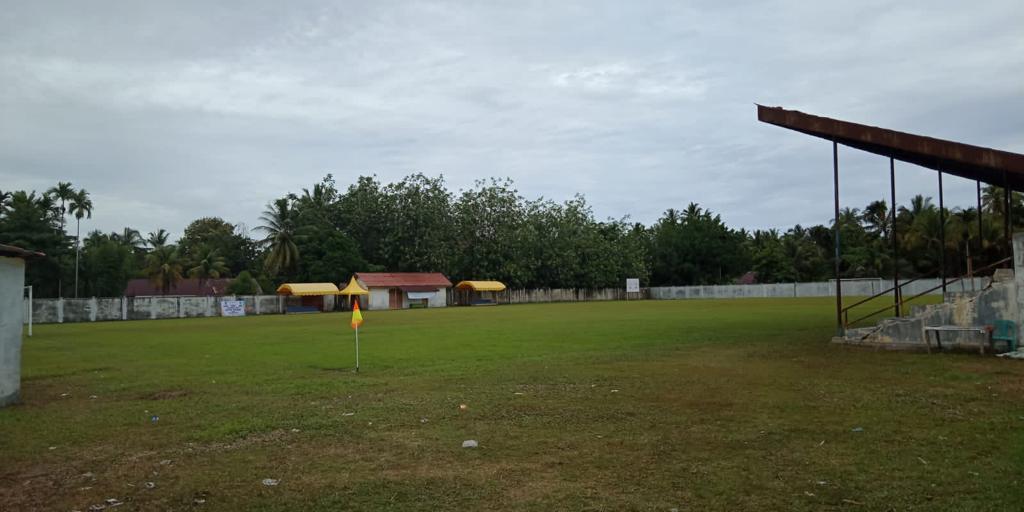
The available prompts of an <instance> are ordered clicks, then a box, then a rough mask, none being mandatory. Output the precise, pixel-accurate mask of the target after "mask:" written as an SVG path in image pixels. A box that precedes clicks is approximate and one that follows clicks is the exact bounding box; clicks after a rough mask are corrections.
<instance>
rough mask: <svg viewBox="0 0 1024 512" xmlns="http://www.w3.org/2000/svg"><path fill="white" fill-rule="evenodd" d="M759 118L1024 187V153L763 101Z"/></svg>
mask: <svg viewBox="0 0 1024 512" xmlns="http://www.w3.org/2000/svg"><path fill="white" fill-rule="evenodd" d="M757 119H758V120H759V121H761V122H763V123H768V124H774V125H776V126H781V127H783V128H789V129H790V130H796V131H798V132H802V133H806V134H807V135H813V136H815V137H821V138H823V139H826V140H831V141H835V142H836V143H839V144H843V145H845V146H850V147H852V148H857V149H860V150H863V151H868V152H870V153H875V154H876V155H882V156H887V157H890V158H893V159H896V160H900V161H902V162H909V163H912V164H916V165H920V166H922V167H927V168H929V169H934V170H936V171H942V172H944V173H948V174H953V175H956V176H960V177H961V178H966V179H969V180H978V181H983V182H985V183H988V184H991V185H996V186H1000V187H1001V186H1003V185H1007V186H1009V187H1010V188H1012V189H1014V190H1019V191H1024V155H1021V154H1018V153H1011V152H1009V151H1000V150H998V149H991V148H986V147H981V146H972V145H970V144H964V143H961V142H953V141H949V140H943V139H936V138H933V137H925V136H923V135H915V134H912V133H905V132H898V131H895V130H889V129H885V128H878V127H876V126H868V125H863V124H858V123H851V122H849V121H842V120H839V119H830V118H828V117H821V116H815V115H811V114H805V113H803V112H800V111H797V110H786V109H784V108H782V107H765V106H763V105H758V106H757Z"/></svg>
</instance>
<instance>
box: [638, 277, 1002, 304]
mask: <svg viewBox="0 0 1024 512" xmlns="http://www.w3.org/2000/svg"><path fill="white" fill-rule="evenodd" d="M900 282H901V283H907V282H908V280H901V281H900ZM940 282H941V281H940V280H939V279H938V278H929V279H921V280H918V281H914V282H911V283H910V284H907V285H906V286H904V287H903V296H904V297H911V296H913V295H917V294H918V293H921V292H924V291H925V290H928V289H930V288H934V287H936V286H939V284H940ZM987 284H988V278H986V277H976V278H974V280H973V282H972V281H971V280H969V279H964V280H962V281H959V282H957V283H953V284H949V285H947V287H946V288H947V291H950V292H970V291H976V290H981V289H982V288H984V287H985V286H986V285H987ZM891 287H892V281H891V280H884V279H872V280H856V281H843V284H842V289H843V297H869V296H871V295H874V294H876V293H879V292H881V291H883V290H887V289H889V288H891ZM835 288H836V284H835V281H822V282H815V283H774V284H737V285H718V286H661V287H655V288H650V289H649V290H650V298H652V299H743V298H755V297H835V293H836V291H835ZM929 295H942V290H941V289H938V290H934V291H932V292H930V293H929Z"/></svg>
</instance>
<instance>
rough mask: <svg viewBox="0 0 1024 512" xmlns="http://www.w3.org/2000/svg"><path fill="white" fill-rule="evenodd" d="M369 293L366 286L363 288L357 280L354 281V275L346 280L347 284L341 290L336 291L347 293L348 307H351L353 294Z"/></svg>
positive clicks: (342, 293) (340, 293) (341, 293)
mask: <svg viewBox="0 0 1024 512" xmlns="http://www.w3.org/2000/svg"><path fill="white" fill-rule="evenodd" d="M369 294H370V291H369V290H367V289H366V288H363V287H362V286H359V281H356V276H352V279H349V281H348V286H346V287H344V288H342V289H341V291H339V292H338V295H347V296H348V307H349V309H352V296H353V295H369Z"/></svg>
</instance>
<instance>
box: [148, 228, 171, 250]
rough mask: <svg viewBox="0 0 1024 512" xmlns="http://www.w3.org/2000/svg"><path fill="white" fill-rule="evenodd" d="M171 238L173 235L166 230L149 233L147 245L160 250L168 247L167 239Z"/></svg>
mask: <svg viewBox="0 0 1024 512" xmlns="http://www.w3.org/2000/svg"><path fill="white" fill-rule="evenodd" d="M170 237H171V234H170V233H168V232H167V230H165V229H164V228H160V229H158V230H156V232H152V231H150V232H149V237H148V238H146V243H147V244H149V246H150V247H152V248H153V249H159V248H160V247H163V246H165V245H167V239H168V238H170Z"/></svg>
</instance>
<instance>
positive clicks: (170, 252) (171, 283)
mask: <svg viewBox="0 0 1024 512" xmlns="http://www.w3.org/2000/svg"><path fill="white" fill-rule="evenodd" d="M146 276H147V277H149V281H150V282H151V283H153V286H156V287H158V288H160V292H161V293H162V294H163V295H167V292H169V291H171V288H175V287H176V286H178V283H179V282H180V281H181V256H180V255H179V254H178V248H177V247H175V246H173V245H161V246H158V247H156V248H155V249H153V252H150V253H149V254H147V255H146Z"/></svg>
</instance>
